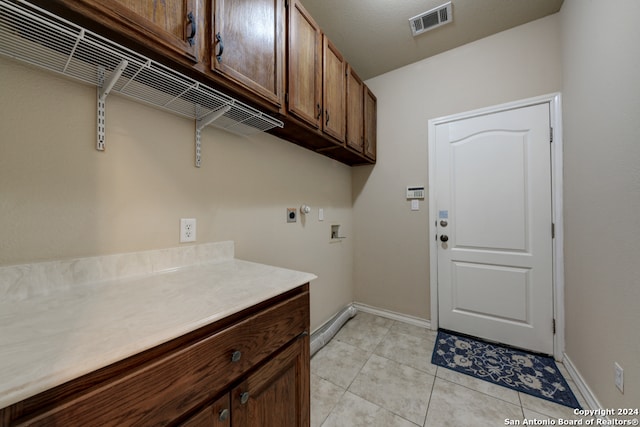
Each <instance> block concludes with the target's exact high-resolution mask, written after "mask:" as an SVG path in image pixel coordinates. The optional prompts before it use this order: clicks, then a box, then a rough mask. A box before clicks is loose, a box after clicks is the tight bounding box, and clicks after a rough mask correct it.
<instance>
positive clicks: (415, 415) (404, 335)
mask: <svg viewBox="0 0 640 427" xmlns="http://www.w3.org/2000/svg"><path fill="white" fill-rule="evenodd" d="M435 339H436V333H435V332H433V331H430V330H427V329H424V328H420V327H418V326H413V325H410V324H407V323H403V322H398V321H394V320H390V319H386V318H383V317H378V316H374V315H372V314H369V313H363V312H359V313H358V314H357V315H356V317H354V318H353V319H351V320H350V321H349V322H347V324H345V325H344V327H343V328H342V329H341V330H340V332H338V334H336V336H335V337H334V338H333V340H331V342H329V343H328V344H327V345H326V346H325V347H324V348H322V349H321V350H320V351H318V353H316V355H315V356H314V357H313V358H312V359H311V427H351V426H353V427H359V426H366V427H416V426H419V427H423V426H424V427H447V426H456V427H475V426H478V427H490V426H504V425H505V420H506V419H511V420H523V419H525V418H526V419H529V420H530V419H537V420H547V419H558V418H563V419H576V417H575V416H574V415H573V410H572V409H570V408H567V407H565V406H561V405H557V404H554V403H551V402H548V401H546V400H542V399H538V398H535V397H531V396H529V395H527V394H524V393H519V392H517V391H514V390H509V389H506V388H504V387H500V386H496V385H494V384H491V383H488V382H485V381H480V380H477V379H475V378H472V377H469V376H467V375H462V374H459V373H457V372H454V371H451V370H449V369H445V368H441V367H438V366H435V365H432V364H431V353H432V351H433V346H434V343H435ZM559 367H560V370H561V371H562V372H563V374H564V376H565V378H566V379H567V381H568V382H569V385H570V386H571V388H572V390H573V391H574V393H575V394H576V397H577V398H578V400H579V401H580V404H581V405H582V406H583V407H585V408H586V407H587V405H586V404H585V402H584V399H583V398H582V396H581V395H580V394H579V393H578V391H577V389H576V387H575V384H573V382H572V381H571V380H570V378H569V376H568V374H567V372H566V370H564V367H563V366H562V365H560V364H559Z"/></svg>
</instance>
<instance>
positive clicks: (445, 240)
mask: <svg viewBox="0 0 640 427" xmlns="http://www.w3.org/2000/svg"><path fill="white" fill-rule="evenodd" d="M440 241H441V242H447V241H449V236H447V235H446V234H441V235H440Z"/></svg>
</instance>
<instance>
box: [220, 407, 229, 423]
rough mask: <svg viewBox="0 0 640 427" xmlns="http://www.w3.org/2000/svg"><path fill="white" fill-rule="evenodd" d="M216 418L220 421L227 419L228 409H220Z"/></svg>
mask: <svg viewBox="0 0 640 427" xmlns="http://www.w3.org/2000/svg"><path fill="white" fill-rule="evenodd" d="M218 419H219V420H220V421H227V420H228V419H229V410H228V409H223V410H222V411H220V415H219V416H218Z"/></svg>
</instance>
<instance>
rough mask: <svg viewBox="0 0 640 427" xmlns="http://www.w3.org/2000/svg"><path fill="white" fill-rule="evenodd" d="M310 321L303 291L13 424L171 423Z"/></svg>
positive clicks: (246, 369) (274, 349)
mask: <svg viewBox="0 0 640 427" xmlns="http://www.w3.org/2000/svg"><path fill="white" fill-rule="evenodd" d="M308 325H309V293H308V291H306V292H304V293H302V294H299V295H296V296H294V297H292V298H290V299H287V300H285V301H282V302H280V303H278V304H276V305H273V306H271V307H268V308H266V309H264V310H263V311H260V312H258V313H257V314H254V315H251V316H249V317H247V318H245V319H242V320H240V321H238V322H237V323H235V324H233V325H231V326H230V327H228V328H225V329H221V330H220V331H218V332H216V333H214V334H212V335H210V336H208V337H206V338H203V339H201V340H199V341H197V342H195V343H192V344H189V345H186V346H185V347H183V348H181V349H179V350H177V351H174V352H172V353H171V354H169V355H165V356H163V357H160V358H158V359H155V360H152V361H151V362H150V363H147V364H145V365H143V366H140V367H138V368H136V369H133V370H131V371H130V373H128V374H126V375H123V376H122V377H120V378H118V379H115V380H112V381H110V382H108V383H106V384H104V385H102V386H99V387H98V388H96V389H94V390H91V391H88V392H83V393H81V394H80V395H78V396H77V397H73V398H71V399H70V400H69V401H68V402H66V403H62V404H59V405H57V406H56V407H54V408H52V409H50V410H47V411H45V412H43V413H40V414H39V415H38V416H35V417H29V418H28V419H22V420H18V423H17V425H42V426H45V425H46V426H52V425H60V426H65V427H66V426H127V425H145V426H152V425H166V424H169V423H170V422H171V420H175V419H176V418H178V417H180V416H181V415H183V414H185V413H187V412H188V411H191V410H193V409H194V408H195V407H197V406H198V405H199V404H201V403H202V402H204V401H205V400H207V399H208V400H210V399H213V398H214V397H216V396H217V395H219V393H220V391H222V390H223V389H224V388H226V387H228V386H229V385H230V384H231V383H232V382H233V381H235V380H237V379H239V378H240V377H241V376H242V375H243V374H245V373H246V372H247V371H249V370H250V369H251V368H252V367H254V366H255V365H256V364H258V363H260V362H261V361H263V360H265V359H266V358H268V357H269V356H270V355H271V354H272V353H274V352H275V351H277V350H278V349H280V348H282V347H283V346H284V345H286V344H287V343H289V342H290V341H291V340H293V339H295V338H296V337H297V336H299V335H300V334H301V333H303V332H305V331H307V329H308V327H309V326H308ZM234 352H239V353H235V357H234Z"/></svg>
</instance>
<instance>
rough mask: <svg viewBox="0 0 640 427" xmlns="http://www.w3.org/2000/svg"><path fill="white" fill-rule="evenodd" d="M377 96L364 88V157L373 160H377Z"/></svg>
mask: <svg viewBox="0 0 640 427" xmlns="http://www.w3.org/2000/svg"><path fill="white" fill-rule="evenodd" d="M377 102H378V101H377V99H376V96H375V95H374V94H373V92H371V90H369V88H368V87H366V86H365V88H364V155H365V156H367V157H368V158H369V159H371V160H375V159H376V151H377V134H378V123H377V117H378V104H377Z"/></svg>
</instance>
